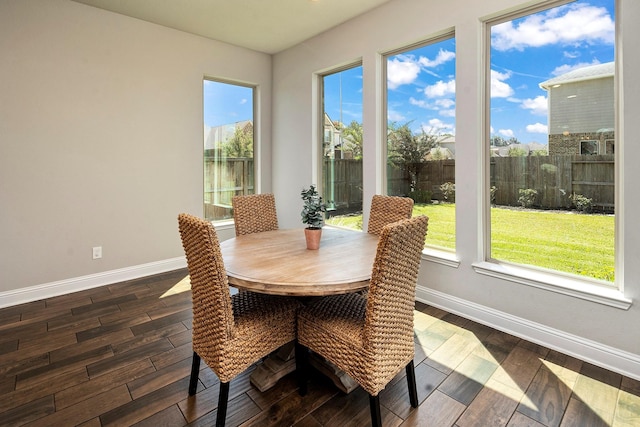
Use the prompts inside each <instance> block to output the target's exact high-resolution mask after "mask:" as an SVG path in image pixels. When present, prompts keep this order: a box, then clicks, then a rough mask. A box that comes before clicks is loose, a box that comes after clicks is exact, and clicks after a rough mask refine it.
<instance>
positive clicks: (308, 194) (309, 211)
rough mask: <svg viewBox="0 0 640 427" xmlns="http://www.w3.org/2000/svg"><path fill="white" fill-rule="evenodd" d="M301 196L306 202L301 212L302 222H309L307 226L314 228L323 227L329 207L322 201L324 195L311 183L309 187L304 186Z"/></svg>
mask: <svg viewBox="0 0 640 427" xmlns="http://www.w3.org/2000/svg"><path fill="white" fill-rule="evenodd" d="M300 196H301V197H302V200H303V202H304V207H303V208H302V212H300V216H301V217H302V223H303V224H307V228H310V229H312V230H314V229H319V228H322V226H323V225H324V213H325V212H326V211H327V207H326V205H325V204H324V203H323V202H322V196H321V195H320V194H319V193H318V190H316V187H315V186H314V185H311V186H309V189H305V188H303V189H302V191H301V192H300Z"/></svg>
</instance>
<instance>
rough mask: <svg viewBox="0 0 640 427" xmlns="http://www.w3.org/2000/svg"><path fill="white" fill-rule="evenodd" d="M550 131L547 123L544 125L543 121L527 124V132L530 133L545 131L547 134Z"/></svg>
mask: <svg viewBox="0 0 640 427" xmlns="http://www.w3.org/2000/svg"><path fill="white" fill-rule="evenodd" d="M548 131H549V127H548V126H547V125H543V124H542V123H535V124H532V125H527V132H529V133H543V134H545V135H546V134H547V133H548Z"/></svg>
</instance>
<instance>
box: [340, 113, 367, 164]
mask: <svg viewBox="0 0 640 427" xmlns="http://www.w3.org/2000/svg"><path fill="white" fill-rule="evenodd" d="M342 140H343V142H344V147H343V150H345V151H351V152H352V153H353V158H354V159H362V124H361V123H358V122H356V121H355V120H353V121H352V122H351V123H349V126H347V127H345V128H344V129H342Z"/></svg>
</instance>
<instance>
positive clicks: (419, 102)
mask: <svg viewBox="0 0 640 427" xmlns="http://www.w3.org/2000/svg"><path fill="white" fill-rule="evenodd" d="M409 104H411V105H415V106H416V107H420V108H429V104H427V103H426V102H425V101H423V100H420V99H415V98H414V97H413V96H412V97H410V98H409Z"/></svg>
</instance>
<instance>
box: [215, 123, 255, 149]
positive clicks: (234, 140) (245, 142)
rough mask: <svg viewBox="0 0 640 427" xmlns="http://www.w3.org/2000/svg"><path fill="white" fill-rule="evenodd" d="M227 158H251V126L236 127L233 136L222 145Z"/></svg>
mask: <svg viewBox="0 0 640 427" xmlns="http://www.w3.org/2000/svg"><path fill="white" fill-rule="evenodd" d="M222 150H223V151H224V154H225V155H226V156H227V157H253V126H251V125H250V124H249V125H247V126H244V127H240V126H236V129H235V131H234V132H233V136H232V137H231V138H229V139H228V140H227V141H226V142H225V143H224V144H222Z"/></svg>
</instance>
